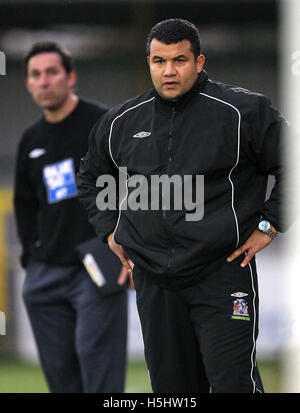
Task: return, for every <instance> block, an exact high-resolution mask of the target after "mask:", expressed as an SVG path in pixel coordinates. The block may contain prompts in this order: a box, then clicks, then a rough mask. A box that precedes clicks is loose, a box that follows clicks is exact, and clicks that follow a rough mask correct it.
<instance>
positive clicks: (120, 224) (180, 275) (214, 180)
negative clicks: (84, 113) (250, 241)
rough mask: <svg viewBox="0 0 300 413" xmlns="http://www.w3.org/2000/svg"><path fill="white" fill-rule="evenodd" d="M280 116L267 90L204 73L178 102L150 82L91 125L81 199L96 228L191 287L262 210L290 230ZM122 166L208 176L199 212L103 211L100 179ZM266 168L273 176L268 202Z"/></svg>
mask: <svg viewBox="0 0 300 413" xmlns="http://www.w3.org/2000/svg"><path fill="white" fill-rule="evenodd" d="M284 123H285V122H284V120H283V118H282V116H281V114H280V113H279V112H278V111H277V110H276V109H275V108H274V107H273V106H272V105H271V103H270V101H269V100H268V99H267V98H266V97H265V96H263V95H261V94H258V93H253V92H250V91H248V90H245V89H242V88H239V87H234V86H229V85H225V84H222V83H219V82H215V81H212V80H210V79H209V78H208V76H207V74H206V72H205V71H202V72H201V73H200V75H199V77H198V80H197V81H196V83H195V84H194V86H193V87H192V89H191V90H189V91H188V92H187V93H186V94H185V95H183V96H182V97H181V98H180V99H179V100H178V101H176V102H175V103H174V102H173V103H172V102H170V101H166V100H164V99H162V98H161V97H160V96H159V95H158V93H157V92H156V91H155V90H154V89H152V90H150V91H147V92H145V93H143V94H141V95H139V96H137V97H135V98H133V99H130V100H128V101H126V102H125V103H123V104H121V105H118V106H116V107H114V108H112V109H111V110H110V111H109V112H108V113H107V114H106V115H105V116H104V117H103V119H102V121H101V122H98V123H97V124H96V125H95V127H94V128H93V130H92V132H91V134H90V139H89V151H88V153H87V155H86V156H85V158H84V159H82V161H81V167H80V172H79V174H78V177H77V183H78V188H79V198H80V200H81V201H82V202H83V204H84V206H85V207H86V208H87V210H88V212H89V219H90V221H91V223H92V224H93V225H94V227H95V229H96V232H97V233H98V234H99V236H101V237H102V238H103V239H105V237H107V236H108V234H110V233H111V232H113V231H115V232H114V238H115V241H116V242H117V243H119V244H121V245H122V246H123V247H124V250H125V252H126V253H127V254H128V256H129V257H130V258H131V260H132V261H133V262H134V263H135V264H136V265H137V266H138V267H139V268H140V269H143V270H144V271H145V272H148V273H150V274H152V275H153V280H154V281H155V282H157V283H158V284H161V285H162V286H167V287H170V288H176V289H177V288H183V287H185V286H189V285H193V284H194V283H196V282H197V281H198V280H199V279H201V277H204V276H206V275H207V274H209V272H211V271H214V269H216V268H217V267H218V266H219V265H220V262H221V261H222V260H224V259H225V257H227V256H228V255H229V254H230V253H231V252H232V251H234V250H235V249H236V248H237V247H238V246H239V245H241V244H242V243H244V242H245V241H246V239H247V238H248V237H249V235H250V234H251V233H252V232H253V230H254V229H255V228H256V227H257V224H258V222H259V219H260V217H261V215H263V216H264V217H266V218H267V219H268V220H269V221H270V222H271V223H272V224H273V225H274V226H275V228H277V229H278V230H279V231H284V225H283V219H282V214H281V209H282V204H283V196H282V195H281V187H282V179H281V173H280V171H281V169H282V168H281V159H280V153H281V145H282V143H281V137H280V135H281V134H280V131H281V129H282V126H283V124H284ZM141 132H146V133H141ZM134 135H137V136H134ZM120 167H123V168H125V167H126V168H127V172H128V175H129V176H130V177H132V176H134V175H136V174H139V175H144V176H145V177H146V178H147V179H149V180H150V176H151V175H163V174H167V175H168V176H173V175H179V176H181V177H182V179H183V176H185V175H192V176H193V177H195V175H204V215H203V217H202V219H200V220H198V221H187V220H186V219H185V214H186V212H187V211H186V210H185V209H184V208H183V209H181V210H175V209H174V208H171V209H170V210H168V211H163V210H162V208H160V209H159V210H137V211H133V210H130V209H129V208H128V209H127V210H121V211H120V210H118V209H117V210H106V211H100V210H99V209H98V208H97V206H96V203H95V199H96V196H97V194H98V192H99V188H96V179H97V178H98V176H100V175H103V174H109V175H113V176H115V177H117V176H118V168H120ZM269 175H274V176H275V184H274V187H273V190H272V192H271V195H270V197H269V199H268V200H266V190H267V180H268V176H269ZM132 190H133V189H132V188H128V194H127V196H128V197H129V196H130V191H132ZM121 201H122V199H119V202H121Z"/></svg>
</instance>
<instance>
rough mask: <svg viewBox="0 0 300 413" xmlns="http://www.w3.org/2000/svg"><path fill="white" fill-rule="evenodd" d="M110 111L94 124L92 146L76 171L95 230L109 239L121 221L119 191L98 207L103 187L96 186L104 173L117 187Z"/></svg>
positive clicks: (79, 186) (90, 143) (104, 239)
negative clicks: (106, 205) (112, 200)
mask: <svg viewBox="0 0 300 413" xmlns="http://www.w3.org/2000/svg"><path fill="white" fill-rule="evenodd" d="M108 135H109V130H108V115H107V114H105V115H104V116H103V117H101V118H100V119H99V120H98V122H97V123H96V124H95V125H94V127H93V129H92V131H91V133H90V136H89V148H88V152H87V154H86V155H85V157H84V158H82V159H81V163H80V169H79V173H78V175H77V187H78V191H79V200H80V201H81V202H82V204H83V206H84V207H85V208H86V210H87V212H88V218H89V221H90V223H91V224H92V225H93V226H94V228H95V231H96V234H97V235H98V236H99V237H100V238H101V239H102V240H103V241H106V240H107V237H108V235H109V234H111V233H112V232H113V231H114V229H115V227H116V225H117V221H118V216H119V211H118V198H117V196H116V191H114V193H112V194H111V196H112V198H115V200H116V202H115V203H114V204H112V205H111V206H110V208H107V209H105V210H104V209H102V208H99V203H98V202H97V196H98V195H99V192H100V190H101V188H99V186H97V180H98V178H99V177H102V176H104V175H106V176H108V177H110V178H111V179H112V180H113V181H114V182H115V183H116V186H115V187H114V188H112V190H114V189H115V190H116V189H117V182H118V169H117V167H116V165H115V164H114V163H113V161H112V159H111V157H110V155H109V147H108Z"/></svg>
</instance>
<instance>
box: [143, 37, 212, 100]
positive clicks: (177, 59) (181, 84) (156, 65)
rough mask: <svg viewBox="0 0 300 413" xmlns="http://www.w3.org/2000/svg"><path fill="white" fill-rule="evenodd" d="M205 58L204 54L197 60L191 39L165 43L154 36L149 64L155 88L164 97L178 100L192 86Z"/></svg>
mask: <svg viewBox="0 0 300 413" xmlns="http://www.w3.org/2000/svg"><path fill="white" fill-rule="evenodd" d="M204 60H205V58H204V56H203V55H200V56H198V57H197V59H196V60H195V56H194V54H193V52H192V48H191V42H190V41H189V40H182V41H180V42H178V43H174V44H165V43H162V42H160V41H158V40H156V39H155V38H154V39H153V40H152V41H151V43H150V55H149V56H148V64H149V68H150V74H151V78H152V82H153V85H154V87H155V89H156V90H157V92H158V93H159V94H160V96H162V97H163V98H164V99H166V100H170V101H176V100H177V99H178V98H180V96H182V95H183V94H184V93H186V92H188V91H189V90H190V89H191V88H192V86H193V85H194V83H195V81H196V80H197V77H198V73H200V72H201V70H202V67H203V65H204Z"/></svg>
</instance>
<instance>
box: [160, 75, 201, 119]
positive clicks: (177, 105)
mask: <svg viewBox="0 0 300 413" xmlns="http://www.w3.org/2000/svg"><path fill="white" fill-rule="evenodd" d="M207 79H208V75H207V73H206V72H205V70H202V71H201V72H200V73H199V75H198V78H197V80H196V82H195V83H194V85H193V86H192V88H191V89H190V90H188V91H187V92H186V93H185V94H184V95H182V96H181V97H180V98H179V99H178V100H176V101H175V102H171V101H169V100H166V99H164V98H162V97H161V96H160V95H159V94H158V92H157V91H156V90H155V89H154V94H155V98H156V101H157V104H158V107H159V108H160V109H162V110H166V111H169V110H170V109H172V110H173V109H175V110H178V109H181V108H183V107H184V106H185V105H186V104H187V103H188V102H189V101H190V100H191V99H192V98H193V97H194V96H195V95H197V94H198V93H199V92H201V90H202V89H203V88H204V85H205V83H206V81H207Z"/></svg>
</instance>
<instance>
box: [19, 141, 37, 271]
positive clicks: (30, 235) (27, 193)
mask: <svg viewBox="0 0 300 413" xmlns="http://www.w3.org/2000/svg"><path fill="white" fill-rule="evenodd" d="M37 211H38V200H37V198H36V196H35V193H34V190H33V188H32V185H31V183H30V180H29V176H28V154H27V152H26V145H24V140H23V139H22V140H21V142H20V144H19V146H18V151H17V161H16V168H15V177H14V214H15V219H16V225H17V232H18V236H19V239H20V241H21V245H22V256H21V264H22V266H23V267H26V265H27V261H28V257H29V255H30V250H31V247H32V245H33V243H34V241H35V240H36V239H37Z"/></svg>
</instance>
